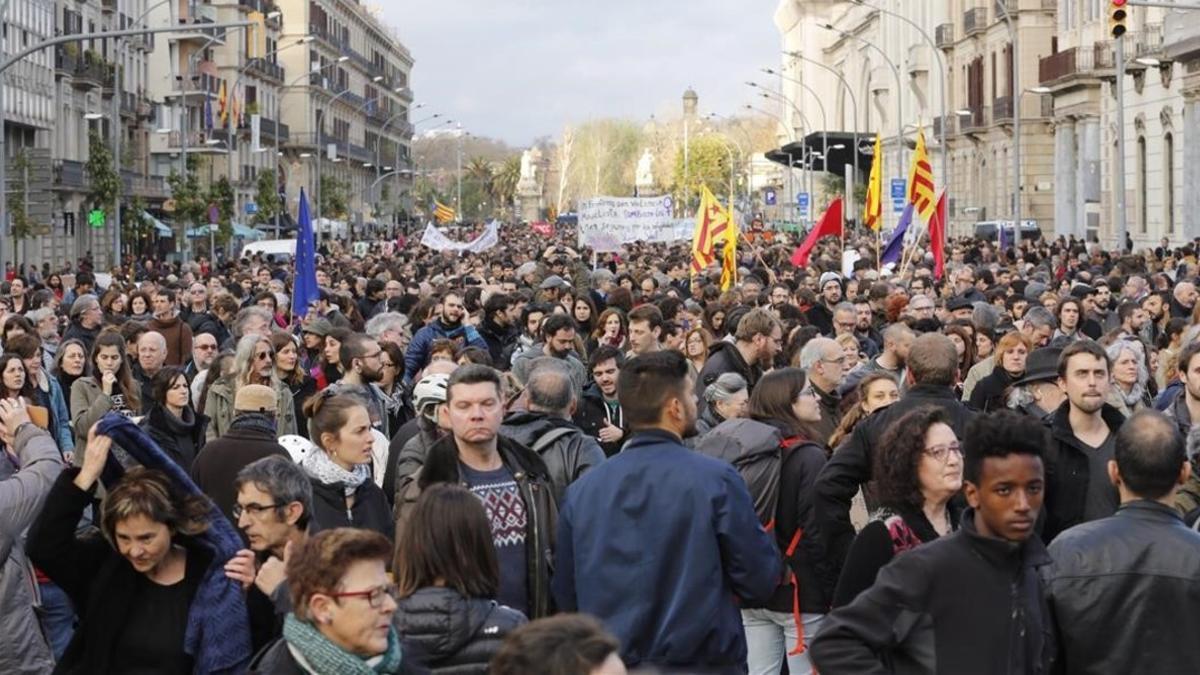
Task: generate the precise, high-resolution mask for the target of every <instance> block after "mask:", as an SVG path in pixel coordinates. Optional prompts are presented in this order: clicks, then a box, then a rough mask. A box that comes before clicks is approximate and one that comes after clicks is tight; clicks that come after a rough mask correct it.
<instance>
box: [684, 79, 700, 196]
mask: <svg viewBox="0 0 1200 675" xmlns="http://www.w3.org/2000/svg"><path fill="white" fill-rule="evenodd" d="M699 102H700V97H699V96H697V95H696V92H695V90H693V89H692V88H691V87H688V88H687V89H686V90H685V91H684V92H683V213H687V212H688V210H689V209H688V197H689V193H690V192H691V189H690V187H689V185H688V180H689V175H690V173H691V166H690V164H691V148H690V142H689V140H688V126H689V124H690V123H691V121H692V117H694V116H695V115H696V106H697V104H698V103H699Z"/></svg>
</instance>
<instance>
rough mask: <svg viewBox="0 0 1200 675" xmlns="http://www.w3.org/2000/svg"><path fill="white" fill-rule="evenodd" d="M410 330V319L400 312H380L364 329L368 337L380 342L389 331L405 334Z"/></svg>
mask: <svg viewBox="0 0 1200 675" xmlns="http://www.w3.org/2000/svg"><path fill="white" fill-rule="evenodd" d="M407 329H408V317H406V316H404V315H403V314H401V313H400V312H380V313H379V314H376V315H375V316H373V317H371V320H370V321H368V322H367V325H366V326H365V327H364V331H365V332H366V334H367V335H370V336H371V337H373V338H375V339H376V340H378V339H379V338H380V336H382V335H383V334H384V333H386V332H387V331H389V330H395V331H400V332H405V331H406V330H407Z"/></svg>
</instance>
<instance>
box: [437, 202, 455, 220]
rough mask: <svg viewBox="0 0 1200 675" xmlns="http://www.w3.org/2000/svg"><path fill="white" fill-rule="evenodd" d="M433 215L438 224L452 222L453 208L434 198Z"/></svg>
mask: <svg viewBox="0 0 1200 675" xmlns="http://www.w3.org/2000/svg"><path fill="white" fill-rule="evenodd" d="M433 217H434V219H435V220H437V221H438V224H439V225H444V224H446V223H452V222H454V209H452V208H450V207H449V206H446V205H445V204H443V203H441V202H439V201H437V200H436V199H435V200H433Z"/></svg>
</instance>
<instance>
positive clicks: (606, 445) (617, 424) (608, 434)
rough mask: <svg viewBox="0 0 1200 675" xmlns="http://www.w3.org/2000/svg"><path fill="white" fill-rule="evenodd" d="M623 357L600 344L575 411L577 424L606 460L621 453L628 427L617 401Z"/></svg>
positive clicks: (592, 358)
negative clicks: (588, 378)
mask: <svg viewBox="0 0 1200 675" xmlns="http://www.w3.org/2000/svg"><path fill="white" fill-rule="evenodd" d="M623 362H624V358H623V357H622V356H621V351H620V350H619V349H617V348H616V347H609V346H608V345H601V346H600V347H598V348H597V349H596V351H594V352H592V354H591V356H590V357H588V372H589V373H590V374H591V376H592V381H591V382H589V383H588V385H587V386H586V387H584V389H583V398H582V399H581V400H580V402H579V407H578V408H577V409H576V410H575V424H577V425H579V428H580V429H582V430H583V433H585V434H587V435H589V436H591V437H592V438H595V439H596V441H597V442H598V443H600V449H601V450H603V451H604V455H605V457H612V456H613V455H615V454H617V453H618V452H620V451H621V445H622V444H623V443H624V442H625V436H626V435H628V433H629V428H628V427H627V426H626V425H625V413H624V411H623V410H622V409H621V402H620V401H619V400H618V399H617V377H618V376H619V375H620V374H621V364H622V363H623Z"/></svg>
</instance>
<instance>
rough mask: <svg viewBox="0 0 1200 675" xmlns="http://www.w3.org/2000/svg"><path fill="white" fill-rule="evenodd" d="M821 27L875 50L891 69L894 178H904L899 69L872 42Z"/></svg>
mask: <svg viewBox="0 0 1200 675" xmlns="http://www.w3.org/2000/svg"><path fill="white" fill-rule="evenodd" d="M821 27H822V28H824V29H826V30H830V31H833V32H835V33H837V34H838V35H839V36H841V37H843V38H846V39H849V40H854V41H855V42H860V43H862V44H864V45H866V46H867V47H868V48H869V49H873V50H875V51H876V52H878V53H879V56H880V57H881V58H883V61H884V63H886V64H888V67H890V68H891V69H892V75H893V76H894V77H895V78H896V176H898V177H903V176H904V96H903V91H902V88H903V85H901V84H900V69H899V68H898V67H897V66H896V64H895V63H894V62H893V61H892V60H891V59H890V58H888V55H887V52H885V51H883V49H881V48H880V47H879V45H877V44H875V43H874V42H871V41H870V40H867V39H864V38H861V37H859V36H857V35H854V34H853V33H847V32H846V31H844V30H841V29H839V28H837V27H836V26H834V25H833V24H831V23H827V24H823V25H822V26H821Z"/></svg>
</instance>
